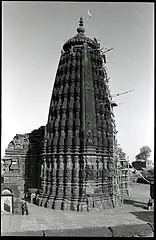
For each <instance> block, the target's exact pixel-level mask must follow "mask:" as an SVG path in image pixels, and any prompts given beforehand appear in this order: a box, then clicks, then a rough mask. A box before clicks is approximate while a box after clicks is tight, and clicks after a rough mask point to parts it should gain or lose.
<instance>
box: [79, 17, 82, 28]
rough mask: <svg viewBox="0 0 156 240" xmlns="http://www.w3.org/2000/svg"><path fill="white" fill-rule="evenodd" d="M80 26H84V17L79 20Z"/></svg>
mask: <svg viewBox="0 0 156 240" xmlns="http://www.w3.org/2000/svg"><path fill="white" fill-rule="evenodd" d="M79 27H83V18H82V17H80V20H79Z"/></svg>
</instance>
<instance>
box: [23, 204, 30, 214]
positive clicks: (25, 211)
mask: <svg viewBox="0 0 156 240" xmlns="http://www.w3.org/2000/svg"><path fill="white" fill-rule="evenodd" d="M24 214H26V215H28V214H29V212H28V206H27V203H26V202H25V203H22V215H24Z"/></svg>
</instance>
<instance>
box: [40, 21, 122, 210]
mask: <svg viewBox="0 0 156 240" xmlns="http://www.w3.org/2000/svg"><path fill="white" fill-rule="evenodd" d="M77 32H78V34H77V35H76V36H75V37H73V38H71V39H69V40H68V41H67V42H66V43H65V44H64V46H63V50H62V51H61V58H60V61H59V65H58V70H57V73H56V79H55V83H54V88H53V93H52V98H51V103H50V109H49V117H48V122H47V125H46V127H45V136H44V150H43V154H42V167H41V168H42V170H41V188H40V193H39V196H38V198H37V202H38V204H39V206H45V207H49V208H53V209H62V210H73V211H85V210H87V199H88V197H89V198H91V199H92V201H93V203H94V204H93V205H94V207H95V208H97V209H105V208H112V207H117V206H119V205H121V202H122V194H121V191H118V187H119V186H118V185H119V184H118V181H117V179H118V171H117V163H116V160H115V157H114V152H115V122H114V119H113V116H114V114H113V111H112V102H111V96H110V91H109V87H108V83H107V73H106V71H105V69H103V59H102V56H101V53H100V45H99V44H98V43H97V42H96V41H94V40H92V39H90V38H87V37H85V35H84V32H85V29H84V28H83V20H82V18H81V19H80V24H79V28H78V29H77ZM101 69H103V71H101Z"/></svg>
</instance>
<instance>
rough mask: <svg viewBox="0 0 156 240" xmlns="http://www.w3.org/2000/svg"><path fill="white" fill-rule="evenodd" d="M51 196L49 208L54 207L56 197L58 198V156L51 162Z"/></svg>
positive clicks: (53, 157)
mask: <svg viewBox="0 0 156 240" xmlns="http://www.w3.org/2000/svg"><path fill="white" fill-rule="evenodd" d="M51 165H52V169H51V196H50V199H49V206H48V207H49V208H52V207H53V201H54V197H55V196H56V187H57V186H56V175H57V156H55V155H53V156H52V160H51Z"/></svg>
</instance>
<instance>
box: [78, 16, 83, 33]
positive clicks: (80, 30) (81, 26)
mask: <svg viewBox="0 0 156 240" xmlns="http://www.w3.org/2000/svg"><path fill="white" fill-rule="evenodd" d="M77 32H78V33H80V34H83V35H84V32H85V29H84V28H83V18H82V17H80V20H79V27H78V28H77Z"/></svg>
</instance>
